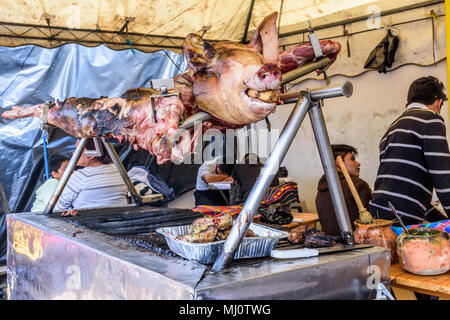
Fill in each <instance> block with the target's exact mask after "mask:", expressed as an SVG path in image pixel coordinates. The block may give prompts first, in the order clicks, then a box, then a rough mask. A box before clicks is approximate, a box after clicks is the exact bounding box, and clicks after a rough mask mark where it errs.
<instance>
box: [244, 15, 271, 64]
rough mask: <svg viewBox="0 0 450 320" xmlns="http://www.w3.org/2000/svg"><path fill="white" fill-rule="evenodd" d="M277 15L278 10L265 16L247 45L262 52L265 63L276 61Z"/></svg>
mask: <svg viewBox="0 0 450 320" xmlns="http://www.w3.org/2000/svg"><path fill="white" fill-rule="evenodd" d="M277 16H278V12H273V13H272V14H270V15H268V16H267V17H265V18H264V20H263V21H262V22H261V23H260V25H259V27H258V29H256V31H255V34H254V35H253V39H252V41H251V42H250V43H249V45H248V46H249V47H250V48H253V49H254V50H255V51H257V52H259V53H262V55H263V57H264V60H265V63H275V64H277V63H278V55H279V52H278V31H277V26H276V23H277Z"/></svg>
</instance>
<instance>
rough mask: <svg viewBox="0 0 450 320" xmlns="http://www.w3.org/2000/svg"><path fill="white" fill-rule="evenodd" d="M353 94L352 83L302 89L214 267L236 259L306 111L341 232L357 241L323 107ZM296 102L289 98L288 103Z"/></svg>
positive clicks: (217, 269)
mask: <svg viewBox="0 0 450 320" xmlns="http://www.w3.org/2000/svg"><path fill="white" fill-rule="evenodd" d="M352 93H353V86H352V84H351V83H350V82H347V81H346V82H344V83H343V84H342V85H340V86H336V87H326V88H322V89H315V90H305V91H302V92H301V95H300V97H299V98H298V100H297V101H296V104H295V107H294V109H293V110H292V112H291V115H290V117H289V119H288V120H287V122H286V124H285V126H284V128H283V131H282V132H281V135H280V137H279V139H278V141H277V143H276V144H275V146H274V148H273V150H272V153H271V154H270V156H269V158H268V159H267V162H266V164H265V165H264V168H263V169H262V170H261V174H260V176H259V178H258V179H257V180H256V183H255V185H254V186H253V189H252V191H251V192H250V194H249V196H248V198H247V200H246V201H245V204H244V206H243V208H242V210H241V213H240V214H239V216H238V218H237V221H235V223H234V225H233V227H232V229H231V231H230V234H229V236H228V238H227V239H226V241H225V243H224V250H223V251H222V252H221V253H220V255H219V256H218V257H217V259H216V261H215V263H214V265H213V267H212V270H213V271H219V270H222V269H223V268H224V267H225V266H226V265H227V264H228V263H230V262H231V261H232V260H233V256H234V254H235V252H236V250H237V248H238V247H239V244H240V243H241V241H242V238H243V236H244V234H245V232H246V231H247V229H248V227H249V225H250V223H251V222H252V221H253V217H254V216H255V214H256V213H257V211H258V208H259V205H260V203H261V200H262V198H263V196H264V194H265V193H266V191H267V189H268V188H269V185H270V183H271V181H272V180H273V178H274V177H275V174H276V173H277V172H278V169H279V167H280V165H281V163H282V161H283V159H284V157H285V155H286V153H287V151H288V149H289V147H290V145H291V143H292V141H293V140H294V138H295V135H296V134H297V131H298V129H299V128H300V125H301V123H302V122H303V120H304V118H305V116H306V113H307V112H308V113H309V117H310V120H311V124H312V128H313V131H314V136H315V139H316V143H317V147H318V149H319V153H320V159H321V161H322V166H323V169H324V171H325V176H326V179H327V182H328V185H329V188H330V193H331V200H332V203H333V208H334V211H335V213H336V218H337V221H338V224H339V228H340V230H341V235H342V237H343V238H344V240H345V241H346V242H347V244H353V243H354V239H353V232H352V225H351V223H350V219H349V216H348V211H347V206H346V204H345V200H344V196H343V193H342V188H341V184H340V183H339V179H338V175H337V171H336V166H335V163H334V159H333V154H332V151H331V146H330V141H329V137H328V133H327V129H326V126H325V120H324V118H323V114H322V109H321V107H322V106H323V100H324V99H328V98H334V97H341V96H345V97H347V98H348V97H350V96H351V95H352ZM289 102H295V100H294V101H285V103H289Z"/></svg>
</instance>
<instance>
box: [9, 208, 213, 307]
mask: <svg viewBox="0 0 450 320" xmlns="http://www.w3.org/2000/svg"><path fill="white" fill-rule="evenodd" d="M7 227H8V256H7V267H8V297H9V299H12V300H16V299H18V300H22V299H39V300H40V299H75V300H79V299H95V300H97V299H98V300H108V299H113V300H116V299H120V300H122V299H130V300H133V299H192V296H193V295H194V290H195V286H196V285H197V283H198V282H199V281H200V279H201V277H202V276H203V273H204V272H205V270H206V267H205V266H203V265H202V264H199V263H196V262H194V261H187V260H184V259H181V258H178V257H171V256H167V255H162V254H160V253H155V252H151V251H149V250H143V249H142V248H140V247H137V246H135V245H133V244H131V243H129V242H127V241H125V240H122V239H120V238H117V237H113V236H107V235H105V234H103V233H100V232H94V231H92V230H89V229H87V228H84V227H81V226H74V225H73V224H70V223H67V222H65V221H64V219H55V218H50V217H49V216H46V215H42V214H34V213H20V214H10V215H8V216H7Z"/></svg>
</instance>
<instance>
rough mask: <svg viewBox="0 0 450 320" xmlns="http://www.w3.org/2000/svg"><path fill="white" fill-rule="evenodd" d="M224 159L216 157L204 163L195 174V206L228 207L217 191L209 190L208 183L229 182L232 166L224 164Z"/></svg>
mask: <svg viewBox="0 0 450 320" xmlns="http://www.w3.org/2000/svg"><path fill="white" fill-rule="evenodd" d="M225 161H226V158H225V157H223V158H222V157H217V158H215V159H213V160H210V161H205V162H204V163H203V164H202V165H201V166H200V168H199V169H198V173H197V184H196V190H195V191H194V197H195V205H196V206H199V205H211V206H224V205H228V203H227V202H226V201H225V199H224V198H223V197H222V195H221V194H220V192H219V191H217V190H210V188H209V185H208V184H209V183H211V182H222V181H231V180H232V179H231V176H230V175H231V171H232V169H233V165H230V164H226V163H225Z"/></svg>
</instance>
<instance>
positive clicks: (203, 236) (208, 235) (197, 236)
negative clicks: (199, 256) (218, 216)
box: [177, 226, 217, 243]
mask: <svg viewBox="0 0 450 320" xmlns="http://www.w3.org/2000/svg"><path fill="white" fill-rule="evenodd" d="M216 235H217V228H216V227H214V226H210V227H208V229H207V230H206V231H203V232H198V233H189V234H185V235H179V236H178V237H177V239H179V240H182V241H187V242H199V243H206V242H212V241H214V239H215V238H216Z"/></svg>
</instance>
